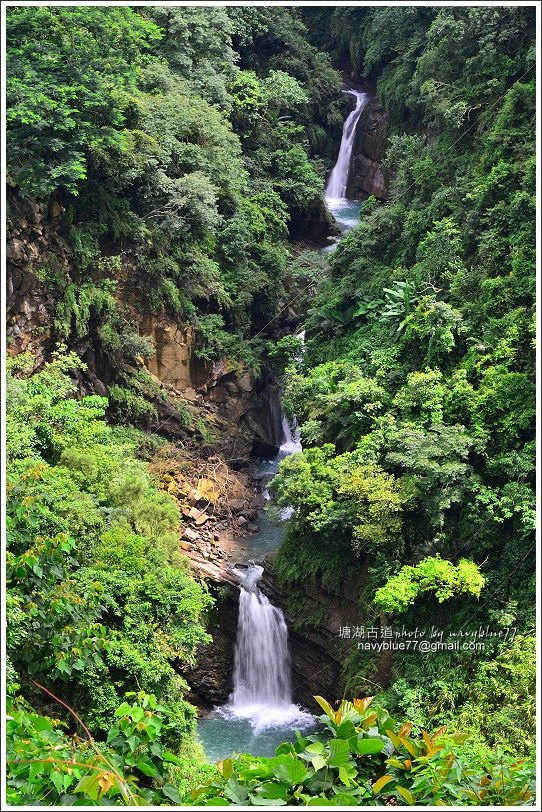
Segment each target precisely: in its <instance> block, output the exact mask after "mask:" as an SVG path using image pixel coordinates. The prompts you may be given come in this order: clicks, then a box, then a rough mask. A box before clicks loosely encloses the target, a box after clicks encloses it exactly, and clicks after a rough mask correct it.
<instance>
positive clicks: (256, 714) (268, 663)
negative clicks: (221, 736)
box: [221, 563, 313, 731]
mask: <svg viewBox="0 0 542 812" xmlns="http://www.w3.org/2000/svg"><path fill="white" fill-rule="evenodd" d="M233 572H234V573H235V575H236V576H237V578H238V579H239V584H240V585H239V590H240V595H239V620H238V625H237V640H236V643H235V652H234V669H233V691H232V693H231V695H230V700H229V703H228V704H227V705H226V706H225V707H224V708H222V709H221V710H222V713H223V714H224V715H226V716H229V717H232V716H234V717H237V718H242V719H248V720H249V721H250V724H251V726H252V727H253V729H254V730H256V731H258V730H261V729H265V728H267V727H282V726H285V725H292V724H294V723H295V724H297V725H298V726H299V725H301V726H306V725H307V724H311V723H312V722H313V717H312V716H311V715H310V714H308V713H306V712H304V711H302V710H301V709H300V708H299V707H298V706H297V705H294V703H293V701H292V685H291V665H290V653H289V651H288V627H287V626H286V621H285V620H284V615H283V614H282V611H281V610H280V609H278V608H277V607H276V606H273V605H272V603H270V601H269V599H268V598H267V597H266V596H265V595H264V594H263V592H261V590H260V588H259V586H258V583H259V581H260V579H261V577H262V575H263V567H260V566H259V565H258V564H253V563H251V564H249V565H248V567H247V568H246V569H245V568H244V567H243V568H240V567H236V568H234V570H233Z"/></svg>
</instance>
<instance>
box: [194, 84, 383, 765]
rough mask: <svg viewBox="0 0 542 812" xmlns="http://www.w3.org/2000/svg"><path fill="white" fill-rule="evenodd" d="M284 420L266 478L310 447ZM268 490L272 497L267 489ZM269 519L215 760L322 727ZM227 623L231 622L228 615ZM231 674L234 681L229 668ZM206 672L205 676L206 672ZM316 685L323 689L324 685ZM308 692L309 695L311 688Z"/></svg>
mask: <svg viewBox="0 0 542 812" xmlns="http://www.w3.org/2000/svg"><path fill="white" fill-rule="evenodd" d="M343 92H344V93H345V94H349V95H352V96H353V97H354V98H355V100H356V107H355V108H354V110H353V111H352V112H351V113H350V114H349V115H348V117H347V119H346V120H345V123H344V127H343V132H342V138H341V143H340V148H339V153H338V157H337V161H336V163H335V165H334V167H333V169H332V171H331V173H330V176H329V178H328V181H327V184H326V191H325V199H326V204H327V206H328V209H329V211H330V212H331V213H332V214H333V216H334V218H335V220H336V222H337V223H338V225H339V227H340V229H341V231H342V232H343V233H345V232H347V231H349V230H350V229H351V228H353V227H354V226H355V225H356V223H357V222H358V221H359V206H360V201H356V200H350V199H348V198H346V189H347V186H348V180H349V176H350V172H351V163H352V151H353V145H354V142H355V138H356V125H357V123H358V121H359V118H360V116H361V113H362V112H363V109H364V107H365V105H366V104H367V101H368V100H369V95H368V94H367V93H364V92H361V91H355V90H352V89H350V88H348V87H346V88H344V89H343ZM336 244H337V243H336V242H334V243H333V244H332V246H331V248H335V247H336ZM324 250H328V249H324ZM302 338H304V334H302ZM282 427H283V442H282V444H281V446H280V449H279V454H278V455H277V457H276V458H275V459H274V460H272V461H267V462H265V461H264V462H263V464H260V466H259V467H258V469H257V470H258V473H259V474H262V473H264V472H265V476H266V477H269V476H272V474H273V473H276V472H277V471H278V466H279V464H280V462H281V461H282V460H283V459H285V458H286V457H287V456H289V455H290V454H295V453H298V452H300V451H302V446H301V443H300V441H299V431H298V429H297V427H296V426H295V419H294V430H293V431H292V428H291V426H290V424H289V422H288V421H287V420H286V418H285V417H284V416H283V417H282ZM265 494H266V496H268V491H267V489H266V490H265ZM268 498H270V497H268ZM292 510H293V509H292V508H283V509H282V511H281V512H280V514H279V521H281V522H285V521H288V519H289V518H290V516H291V511H292ZM264 515H265V514H264ZM263 520H264V522H265V524H266V525H267V527H266V528H265V529H263V530H262V529H261V530H260V531H259V532H258V533H256V535H255V536H253V537H252V538H249V540H248V541H249V543H248V545H246V542H245V543H244V545H243V548H242V550H240V551H239V553H240V554H241V555H242V556H243V558H244V559H246V560H242V559H241V558H238V559H237V560H238V563H236V564H235V565H234V566H233V568H232V570H231V571H232V573H233V574H234V575H235V577H236V579H237V580H239V582H240V586H239V610H238V621H237V631H236V639H235V644H234V645H235V656H234V658H233V673H232V675H231V685H232V692H231V694H230V697H229V701H228V703H227V704H226V705H222V706H216V707H215V708H214V710H213V711H211V712H210V714H208V715H206V716H204V718H203V719H202V720H201V721H200V723H199V736H200V740H201V741H202V743H203V746H204V749H205V752H206V754H207V756H208V757H209V758H210V759H211V760H217V759H224V758H228V757H230V756H231V755H232V754H233V753H234V752H250V753H252V754H253V755H256V756H272V755H273V753H274V749H275V747H276V746H277V744H279V743H280V742H282V741H285V740H287V739H288V738H291V739H293V738H294V737H295V731H296V730H304V729H305V730H306V729H310V728H311V727H314V726H315V719H314V717H313V716H311V714H310V713H309V712H307V711H304V710H303V709H302V708H301V707H300V706H299V705H294V704H293V698H292V685H291V660H290V652H289V641H288V627H287V625H286V622H285V619H284V614H283V611H282V610H281V609H279V608H277V607H275V606H273V605H272V604H271V603H270V601H269V599H268V598H267V597H266V595H265V594H263V592H262V591H261V589H260V587H259V583H260V582H261V579H262V576H263V574H264V567H263V566H261V565H260V563H258V562H260V561H262V563H264V564H266V563H267V560H268V559H267V556H268V555H269V554H272V553H274V552H276V550H277V549H278V548H279V547H280V543H281V541H282V538H283V531H282V530H281V527H280V524H278V525H277V519H275V523H274V524H273V523H270V522H269V519H267V520H266V519H265V518H264V519H263ZM260 522H261V519H260ZM266 529H267V532H265V530H266ZM269 530H271V533H270V532H269ZM268 588H269V585H268ZM271 588H272V589H273V586H272V587H271ZM275 589H276V587H275ZM230 611H231V610H230ZM226 625H229V624H228V623H227V621H226ZM336 631H337V632H338V629H337V630H336ZM226 645H227V644H226ZM290 645H291V643H290ZM294 645H295V644H294ZM297 645H299V642H297ZM304 645H305V647H306V646H308V647H309V648H311V645H312V643H311V641H309V640H307V641H304ZM318 656H319V655H318V654H317V653H316V650H315V651H314V652H313V653H312V656H311V657H310V658H309V660H308V662H309V664H310V666H309V667H310V668H312V670H313V673H304V672H301V673H300V674H299V673H298V680H297V681H298V682H300V681H301V682H302V683H304V684H307V683H310V684H311V690H312V691H314V690H315V686H317V685H318V676H319V674H320V672H322V671H324V670H326V669H327V670H329V663H328V662H327V658H325V659H322V660H321V661H319V660H318ZM332 673H333V680H334V682H335V680H336V679H338V678H339V675H338V674H337V667H336V666H335V667H334V668H333V671H332ZM328 676H329V675H327V674H326V679H325V681H324V683H323V684H324V685H325V684H327V681H328ZM224 677H225V681H226V683H228V682H229V680H230V678H229V675H227V674H226V675H224ZM198 678H199V679H201V675H198ZM335 684H336V682H335ZM297 691H299V688H298V689H297ZM316 692H317V693H320V692H321V691H320V690H318V689H316ZM303 695H304V696H306V692H303ZM311 704H312V705H313V704H314V703H313V702H311ZM247 723H248V724H247Z"/></svg>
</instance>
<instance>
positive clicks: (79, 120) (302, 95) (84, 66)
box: [7, 7, 342, 365]
mask: <svg viewBox="0 0 542 812" xmlns="http://www.w3.org/2000/svg"><path fill="white" fill-rule="evenodd" d="M8 17H9V19H8V26H7V28H8V32H7V34H8V61H9V65H10V70H9V76H8V89H7V93H8V108H9V114H8V128H9V133H10V138H9V144H8V179H9V183H10V185H11V187H12V189H13V190H15V191H16V193H17V194H18V195H28V196H31V197H38V198H43V197H45V198H48V197H49V196H50V197H51V200H54V201H55V204H57V205H58V206H59V207H61V210H63V224H64V225H63V228H64V231H65V237H66V239H67V241H68V244H69V245H70V248H71V250H72V252H73V257H74V262H73V267H70V269H69V274H68V276H69V278H66V269H65V268H64V267H62V268H57V267H55V258H54V256H52V257H51V258H50V265H48V266H47V267H43V266H42V265H40V264H39V263H36V267H35V268H33V270H34V272H35V273H36V274H37V275H38V277H39V278H42V279H45V281H46V282H47V283H48V285H49V287H50V289H51V290H52V292H53V294H54V296H55V298H56V299H57V300H58V309H59V318H58V319H57V322H56V334H57V338H65V337H66V338H68V337H71V338H72V339H73V338H74V337H75V336H77V337H79V338H83V337H85V338H86V339H87V347H86V349H87V351H88V344H91V345H92V352H94V353H95V352H96V351H97V350H98V351H100V352H103V353H104V354H105V356H106V357H107V356H109V357H110V358H112V360H113V361H114V362H115V363H116V364H117V365H118V363H119V362H122V361H123V360H124V361H129V360H130V359H131V357H132V358H133V354H134V341H137V331H136V334H135V336H134V329H133V325H132V326H130V325H129V324H126V322H130V321H132V322H133V320H134V315H133V314H132V313H131V312H130V309H129V308H127V306H126V304H127V301H128V300H130V293H131V291H133V290H134V288H135V287H136V286H137V287H138V289H139V295H138V297H137V301H136V302H135V303H134V304H133V306H135V308H136V309H138V310H139V311H142V312H149V311H150V312H154V313H156V314H166V315H170V316H175V317H181V318H183V319H184V320H185V321H189V322H192V323H193V324H194V325H196V326H197V327H199V328H200V329H199V339H200V345H201V346H200V352H201V355H202V357H205V358H210V357H216V356H219V355H220V354H221V353H223V352H224V351H225V350H226V351H227V352H228V353H229V354H230V355H233V356H235V355H237V356H240V357H242V358H243V359H244V360H245V361H246V362H247V363H250V364H254V363H255V355H257V354H258V350H259V349H261V348H259V346H258V344H253V345H247V344H246V341H245V340H244V339H246V337H249V336H250V335H251V334H253V333H254V332H256V331H258V330H259V329H260V328H261V327H262V326H263V325H264V324H266V323H267V321H268V320H269V318H270V317H272V316H273V315H274V313H275V311H276V309H277V308H278V304H279V300H280V297H281V296H283V295H284V282H285V278H286V272H287V263H288V250H287V245H286V238H287V236H288V228H289V226H291V225H292V223H295V221H296V218H302V219H301V221H300V222H301V224H302V223H303V222H304V220H303V218H305V219H307V218H309V219H310V217H312V216H313V215H315V214H316V216H324V217H325V215H324V213H323V212H324V209H323V206H322V202H321V192H322V188H323V179H322V175H323V168H324V165H323V164H322V163H321V162H319V161H318V160H317V155H322V154H324V153H325V152H326V151H327V153H328V154H329V153H330V151H332V150H333V149H334V146H333V145H334V139H333V135H334V134H335V130H334V129H333V128H334V127H335V128H336V127H338V126H340V123H341V120H342V113H341V107H342V99H340V94H339V93H338V87H339V81H338V74H337V72H336V71H335V70H334V69H333V68H332V67H331V65H330V63H329V60H328V58H327V56H325V55H324V54H322V53H319V52H317V51H316V49H315V48H314V47H313V46H312V45H310V44H309V42H308V39H307V37H306V32H305V27H304V25H303V23H302V22H301V20H300V18H299V16H298V14H297V13H296V12H292V11H290V10H287V9H284V8H276V9H273V10H272V12H271V13H269V11H268V10H267V9H257V8H246V9H243V8H232V9H228V10H226V9H218V8H217V9H209V8H196V7H191V8H167V7H163V8H162V7H157V8H148V9H133V8H130V7H124V8H120V7H116V8H115V7H88V8H86V7H76V8H54V7H44V8H40V9H38V10H35V9H33V8H24V7H21V8H17V9H12V10H10V13H9V15H8ZM37 32H39V40H40V43H41V47H40V48H39V49H36V48H35V47H34V43H35V39H36V36H37ZM260 53H261V54H262V56H261V58H259V57H255V54H260ZM264 53H265V58H264V56H263V54H264ZM328 160H329V157H328ZM12 216H15V215H14V214H13V215H12ZM108 294H109V295H108ZM106 300H107V301H106ZM106 305H107V306H106ZM119 333H120V335H121V341H120V342H119V341H118V340H117V341H116V342H114V341H112V340H111V335H112V334H119ZM123 335H124V336H125V339H128V340H124V341H123V340H122V336H123ZM232 338H233V339H235V340H232ZM139 343H140V342H139ZM140 349H141V348H140V346H138V348H137V350H136V352H140ZM151 349H152V348H151ZM142 354H143V355H145V352H143V353H142ZM147 354H148V351H147Z"/></svg>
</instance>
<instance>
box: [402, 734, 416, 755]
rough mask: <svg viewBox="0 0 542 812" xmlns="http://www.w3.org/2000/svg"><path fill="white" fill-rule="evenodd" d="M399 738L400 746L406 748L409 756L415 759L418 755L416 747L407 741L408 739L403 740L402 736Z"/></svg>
mask: <svg viewBox="0 0 542 812" xmlns="http://www.w3.org/2000/svg"><path fill="white" fill-rule="evenodd" d="M400 738H401V744H402V745H403V746H404V747H406V749H407V750H408V752H409V753H410V755H411V756H412V757H413V758H416V757H417V755H418V750H417V748H416V746H415V745H414V744H413V743H412V742H411V741H409V739H405V737H404V736H401V737H400Z"/></svg>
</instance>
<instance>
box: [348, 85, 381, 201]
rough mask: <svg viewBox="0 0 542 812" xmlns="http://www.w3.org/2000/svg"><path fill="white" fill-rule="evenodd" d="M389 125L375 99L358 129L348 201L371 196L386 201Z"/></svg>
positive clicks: (369, 105)
mask: <svg viewBox="0 0 542 812" xmlns="http://www.w3.org/2000/svg"><path fill="white" fill-rule="evenodd" d="M388 124H389V116H388V114H387V113H386V111H385V109H384V107H383V106H382V104H381V102H380V101H379V99H378V98H377V97H376V96H372V97H371V98H370V99H369V101H368V102H367V105H366V106H365V109H364V110H363V112H362V114H361V116H360V119H359V122H358V126H357V128H356V138H355V141H354V147H353V151H352V164H351V169H350V178H349V180H348V186H347V189H346V196H347V197H349V198H352V199H354V200H366V199H367V198H368V197H370V196H371V195H372V196H374V197H376V198H377V199H378V200H384V199H385V198H386V186H387V182H388V178H387V176H386V172H385V170H384V169H383V167H382V163H381V162H382V158H383V156H384V152H385V149H386V145H387V136H388Z"/></svg>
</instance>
